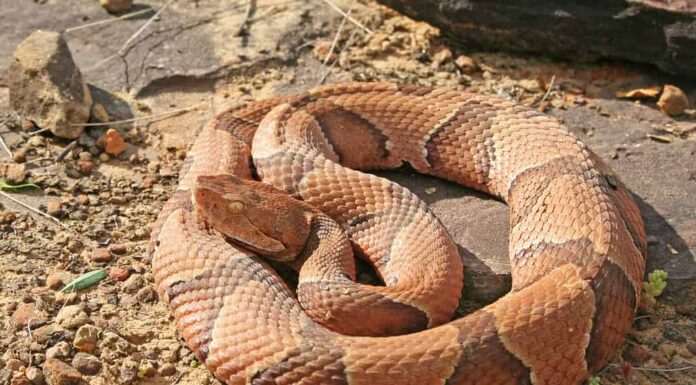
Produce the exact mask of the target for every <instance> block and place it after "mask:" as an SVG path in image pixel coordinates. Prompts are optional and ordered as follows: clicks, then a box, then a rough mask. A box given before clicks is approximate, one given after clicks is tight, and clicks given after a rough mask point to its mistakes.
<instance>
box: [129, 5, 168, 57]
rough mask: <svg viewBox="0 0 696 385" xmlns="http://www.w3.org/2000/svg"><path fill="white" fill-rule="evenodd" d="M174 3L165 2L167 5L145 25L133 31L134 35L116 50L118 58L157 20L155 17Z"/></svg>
mask: <svg viewBox="0 0 696 385" xmlns="http://www.w3.org/2000/svg"><path fill="white" fill-rule="evenodd" d="M175 1H176V0H169V1H167V3H166V4H164V5H163V6H162V8H160V9H159V10H157V12H155V14H154V15H152V17H151V18H149V19H148V20H147V21H146V22H145V24H143V26H142V27H140V29H138V30H137V31H135V33H134V34H133V35H131V37H129V38H128V40H126V42H125V43H123V45H122V46H121V49H119V50H118V55H119V56H123V54H124V53H125V52H126V49H128V46H129V45H130V44H131V43H132V42H133V41H134V40H135V39H137V38H138V36H140V34H141V33H143V31H145V30H146V29H147V27H149V26H150V24H152V23H153V22H154V21H155V19H157V17H158V16H159V15H160V14H161V13H162V12H164V10H165V9H167V8H169V6H170V5H171V4H172V3H173V2H175Z"/></svg>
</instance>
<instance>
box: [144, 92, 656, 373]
mask: <svg viewBox="0 0 696 385" xmlns="http://www.w3.org/2000/svg"><path fill="white" fill-rule="evenodd" d="M259 125H261V127H260V128H259ZM257 128H258V133H257V135H256V137H254V134H255V132H256V131H257ZM252 141H253V142H254V144H255V146H254V149H253V151H254V157H255V158H254V161H255V163H256V167H257V168H258V171H259V174H260V176H261V177H262V178H263V179H264V181H265V182H268V183H271V184H274V185H275V186H277V187H279V188H281V189H283V190H285V191H287V192H288V193H290V194H293V195H294V196H296V197H298V198H302V199H304V200H306V201H307V202H308V203H310V204H312V205H313V206H314V207H316V208H318V209H319V210H321V211H322V212H324V213H326V214H327V215H329V216H330V217H332V218H333V219H335V220H336V221H337V222H338V224H339V225H340V226H341V227H342V228H344V229H346V230H347V232H348V234H349V235H350V236H351V240H352V241H353V242H354V243H355V244H356V245H357V246H358V248H359V249H360V250H362V251H364V252H365V253H366V254H367V255H368V258H370V259H371V261H372V262H373V263H375V265H378V267H379V266H381V265H385V266H388V265H390V264H393V266H391V267H388V268H387V269H386V270H385V271H387V273H386V276H385V273H383V278H384V279H385V282H387V283H389V281H390V280H391V278H393V277H392V276H391V275H390V274H392V272H393V274H396V275H395V276H394V277H395V278H394V279H393V281H394V282H395V284H396V285H397V286H398V285H399V284H401V283H403V282H401V281H400V279H401V278H400V277H401V276H400V275H399V274H404V273H403V272H406V274H409V273H410V274H414V275H412V277H419V276H420V275H418V274H420V273H419V272H418V270H421V271H422V270H426V269H429V272H428V273H427V274H426V275H428V276H430V277H432V276H441V277H442V278H443V282H449V281H450V280H452V279H453V278H456V277H461V269H460V270H459V271H455V270H456V268H454V269H453V268H452V266H456V263H457V262H456V261H452V259H451V258H450V256H449V255H448V254H447V253H448V252H449V251H448V250H449V249H450V247H451V240H450V239H449V237H448V236H447V234H446V233H445V232H442V234H440V232H441V230H438V229H440V228H441V226H440V225H439V223H438V222H437V221H436V220H434V218H433V219H431V215H430V214H429V213H428V211H427V209H425V207H420V205H421V203H420V201H419V200H417V198H415V197H413V198H412V195H413V194H411V193H410V192H408V191H407V190H405V189H399V188H398V187H394V186H393V185H391V184H389V183H388V182H386V181H383V180H381V179H379V178H376V177H371V176H366V174H362V173H359V172H357V171H352V170H350V169H348V168H355V169H384V168H394V167H398V166H400V165H402V164H403V163H404V162H408V163H409V164H410V165H411V166H413V167H414V168H415V169H416V170H418V171H419V172H423V173H427V174H430V175H435V176H439V177H442V178H445V179H448V180H451V181H454V182H458V183H461V184H463V185H466V186H469V187H473V188H476V189H478V190H481V191H485V192H488V193H490V194H492V195H494V196H497V197H499V198H501V199H503V200H504V201H505V202H507V204H508V205H509V206H510V208H511V226H510V240H509V250H510V258H511V265H512V274H513V290H512V292H511V293H509V294H508V295H506V296H504V297H503V298H501V299H500V300H498V301H497V302H495V303H493V304H491V305H489V306H487V307H485V308H483V309H481V310H479V311H477V312H475V313H473V314H470V315H468V316H466V317H464V318H461V319H457V320H454V321H452V322H449V323H446V324H444V325H441V326H437V327H434V328H431V329H428V330H425V331H422V332H418V333H414V334H407V335H401V336H394V337H353V336H346V335H342V334H338V333H336V332H333V331H331V330H329V329H327V328H325V327H323V326H321V325H320V324H318V323H317V322H315V321H314V320H312V319H311V318H310V317H309V316H308V315H307V314H306V313H305V312H304V311H303V309H302V308H301V307H300V305H299V304H298V302H297V300H296V299H295V298H294V295H293V293H292V292H291V291H290V289H289V288H288V287H287V286H286V285H285V283H284V282H282V280H281V279H280V278H279V277H278V276H277V275H276V274H275V272H274V270H273V269H272V268H270V267H269V266H268V265H267V264H266V263H265V262H264V260H263V258H261V257H258V256H256V255H254V254H253V253H252V252H250V251H247V249H245V248H242V247H237V246H235V245H233V244H231V243H229V242H227V241H226V240H225V238H224V237H223V236H222V235H220V234H219V233H218V232H215V231H210V230H209V229H206V228H205V226H203V225H202V224H201V223H200V222H199V221H198V219H197V215H196V211H195V210H194V208H193V207H194V206H193V202H192V190H193V187H194V185H195V182H196V180H197V179H198V177H200V176H205V175H219V174H232V175H235V176H237V177H238V178H241V179H251V178H252V171H251V169H250V156H251V152H250V145H251V143H252ZM339 163H340V164H341V165H343V166H346V167H348V168H344V167H342V166H339V165H338V164H339ZM385 197H388V198H389V199H385ZM395 197H396V198H398V199H395ZM356 198H358V201H353V199H356ZM409 202H411V203H412V204H411V206H416V207H415V208H416V210H415V211H409V210H406V211H402V207H408V206H409ZM404 205H405V206H404ZM230 208H231V209H232V210H233V211H235V212H236V211H237V210H238V206H237V203H234V204H233V205H232V206H230ZM356 218H357V221H356ZM393 221H396V222H393ZM394 223H397V224H396V225H395V224H394ZM390 226H396V227H390ZM382 227H387V228H395V229H398V231H397V232H391V233H388V234H387V236H386V237H385V236H383V235H378V234H379V230H380V229H381V228H382ZM309 237H311V235H310V236H309ZM385 238H387V239H385ZM433 239H439V240H440V241H434V242H430V241H429V240H433ZM337 244H340V243H337ZM262 245H266V246H265V247H268V248H270V249H271V250H279V249H278V248H277V247H275V246H273V245H274V243H272V242H266V243H262ZM151 246H152V252H153V253H154V254H153V272H154V275H155V279H156V282H157V285H158V290H159V292H160V294H161V296H162V298H164V299H165V300H166V301H168V303H169V304H170V306H171V308H172V309H173V311H174V313H175V316H176V319H177V323H178V326H179V329H180V331H181V333H182V335H183V336H184V338H185V339H186V341H187V343H188V345H189V346H190V347H191V349H192V351H193V352H194V353H195V354H196V356H197V357H198V359H199V360H201V361H202V362H205V364H206V365H207V366H208V367H209V368H210V369H211V370H212V371H213V373H214V374H215V376H216V377H217V378H219V379H221V380H222V381H225V382H227V383H229V384H246V383H251V384H256V385H263V384H367V385H370V384H385V385H386V384H413V385H421V384H422V385H429V384H445V383H446V384H479V385H480V384H484V385H485V384H491V385H493V384H525V383H530V382H531V383H535V384H577V383H580V382H581V381H582V380H584V379H585V378H587V377H588V376H589V375H590V373H592V372H593V371H594V370H597V369H598V368H600V367H601V366H603V365H604V364H605V363H606V362H607V360H608V359H609V358H610V356H611V355H612V354H613V353H614V352H615V350H616V349H617V348H618V347H619V346H620V344H621V342H622V340H623V338H624V336H625V333H626V331H627V330H628V328H629V327H630V324H631V321H632V319H633V314H634V311H635V309H636V307H637V305H638V303H639V300H640V284H641V281H642V277H643V272H644V264H645V263H644V257H645V253H646V241H645V230H644V226H643V222H642V220H641V218H640V215H639V212H638V209H637V207H636V205H635V203H634V201H633V200H632V198H631V196H630V194H629V193H628V192H627V191H626V189H625V188H624V186H623V185H622V184H621V182H620V181H619V180H618V178H617V177H616V176H615V175H614V174H613V173H612V172H611V170H610V169H609V168H608V167H607V166H606V165H604V164H603V163H602V161H601V160H600V159H599V158H598V157H597V156H596V155H595V154H594V153H592V152H591V151H590V150H589V149H587V147H586V146H585V145H584V144H582V143H581V142H580V141H579V140H577V139H576V138H575V137H574V136H573V135H571V134H570V133H568V132H567V131H566V130H565V129H564V128H563V127H562V125H561V124H560V123H559V122H557V121H556V120H555V119H553V118H550V117H548V116H546V115H543V114H540V113H537V112H535V111H532V110H530V109H528V108H525V107H521V106H518V105H515V104H514V103H513V102H510V101H507V100H502V99H498V98H493V97H489V96H482V95H476V94H468V93H463V92H453V91H439V90H430V89H425V88H419V87H413V86H399V85H395V84H384V83H365V84H360V83H350V84H335V85H330V86H326V87H321V88H317V89H314V90H310V91H308V92H306V93H304V94H301V95H297V96H290V97H281V98H277V99H272V100H267V101H260V102H255V103H252V104H250V105H248V106H245V107H242V108H238V109H233V110H230V111H227V112H225V113H223V114H221V115H219V116H218V117H217V118H216V119H215V120H214V121H213V122H211V124H209V125H208V126H207V127H206V128H205V129H204V131H203V132H202V133H201V134H200V135H199V137H198V139H197V141H196V143H195V144H194V146H193V148H192V149H191V152H190V156H189V158H188V160H187V162H186V166H185V167H184V169H183V170H182V173H181V181H180V184H179V188H178V190H177V191H176V192H175V193H174V196H173V197H172V198H171V199H170V201H168V203H167V204H166V205H165V207H164V209H163V210H162V213H161V214H160V217H159V218H158V221H157V223H156V226H155V228H154V231H153V235H152V243H151ZM433 255H435V256H436V258H434V259H433V258H432V256H433ZM403 256H406V257H403ZM282 258H285V255H283V256H281V259H282ZM399 258H402V259H409V260H410V261H412V264H411V265H407V264H406V262H408V261H405V260H403V263H402V260H400V259H399ZM433 260H435V261H444V265H443V266H448V267H442V266H432V265H429V263H431V262H432V261H433ZM437 263H440V262H437ZM450 263H454V265H451V264H450ZM409 269H410V272H409ZM301 274H302V273H301ZM406 276H408V275H406ZM404 282H408V284H409V285H411V286H413V287H415V286H416V285H421V284H423V283H422V282H419V281H418V280H410V281H409V280H407V281H404ZM460 282H461V281H460ZM460 284H461V283H455V284H454V289H452V288H451V286H450V287H449V288H448V287H445V286H444V285H441V286H437V282H436V283H435V285H436V286H431V287H439V289H438V290H440V291H439V292H437V293H435V294H436V296H435V299H433V300H431V301H428V302H419V301H420V300H416V301H415V307H416V308H418V310H419V311H422V312H424V313H426V314H427V317H428V324H430V325H434V324H438V323H441V322H442V321H441V320H440V319H439V317H443V314H446V313H447V312H450V311H451V309H450V308H451V305H450V304H448V300H450V299H451V298H456V297H457V295H458V294H457V293H458V291H459V286H458V285H460ZM380 289H383V290H387V289H386V288H380ZM428 290H429V289H428ZM308 291H310V292H311V291H312V290H308ZM426 291H427V290H426ZM309 294H312V295H313V294H314V293H309ZM431 294H432V293H431ZM389 295H391V294H389ZM385 296H388V295H385ZM392 299H394V300H395V301H396V302H399V301H400V300H401V299H400V298H399V297H398V296H397V297H394V298H392ZM439 301H442V302H439ZM442 303H444V304H445V305H441V304H442ZM315 318H317V317H315Z"/></svg>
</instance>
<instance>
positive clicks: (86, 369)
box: [72, 352, 102, 376]
mask: <svg viewBox="0 0 696 385" xmlns="http://www.w3.org/2000/svg"><path fill="white" fill-rule="evenodd" d="M72 366H73V368H75V369H77V371H78V372H80V373H82V374H85V375H88V376H93V375H95V374H97V373H99V371H100V370H101V368H102V363H101V361H100V360H99V358H97V357H95V356H93V355H91V354H87V353H83V352H79V353H77V354H75V357H73V360H72Z"/></svg>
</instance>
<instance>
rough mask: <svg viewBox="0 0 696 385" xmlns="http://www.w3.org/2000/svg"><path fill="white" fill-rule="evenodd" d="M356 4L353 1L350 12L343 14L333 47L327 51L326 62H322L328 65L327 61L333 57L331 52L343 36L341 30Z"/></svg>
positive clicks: (332, 43)
mask: <svg viewBox="0 0 696 385" xmlns="http://www.w3.org/2000/svg"><path fill="white" fill-rule="evenodd" d="M354 5H355V0H353V2H352V3H350V7H349V8H348V12H346V15H345V16H343V19H341V24H339V25H338V29H337V30H336V36H334V38H333V41H332V42H331V48H329V52H327V54H326V57H325V58H324V63H322V65H326V63H328V62H329V59H330V58H331V54H332V53H333V51H334V49H336V43H338V38H339V37H341V31H342V30H343V26H344V25H345V24H346V20H348V17H349V16H350V13H351V12H353V6H354Z"/></svg>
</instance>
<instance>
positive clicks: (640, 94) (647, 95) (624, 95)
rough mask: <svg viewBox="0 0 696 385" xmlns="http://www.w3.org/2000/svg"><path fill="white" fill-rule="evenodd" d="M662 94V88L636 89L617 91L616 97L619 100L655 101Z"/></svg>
mask: <svg viewBox="0 0 696 385" xmlns="http://www.w3.org/2000/svg"><path fill="white" fill-rule="evenodd" d="M660 92H662V87H660V86H654V87H648V88H636V89H633V90H629V91H618V92H617V93H616V97H617V98H620V99H657V97H658V96H660Z"/></svg>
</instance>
